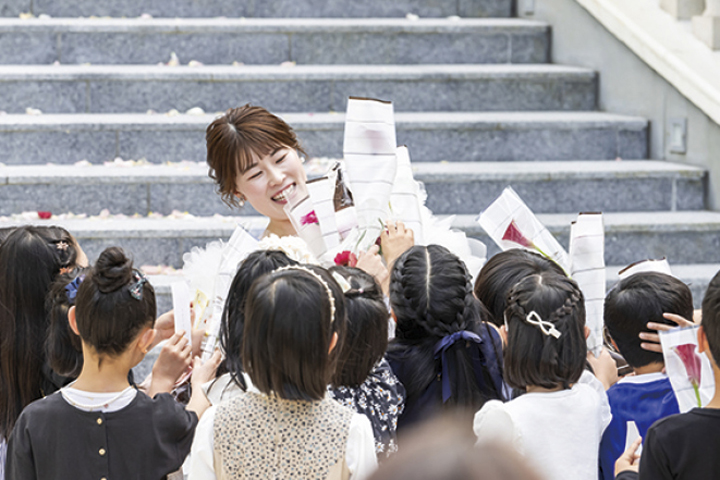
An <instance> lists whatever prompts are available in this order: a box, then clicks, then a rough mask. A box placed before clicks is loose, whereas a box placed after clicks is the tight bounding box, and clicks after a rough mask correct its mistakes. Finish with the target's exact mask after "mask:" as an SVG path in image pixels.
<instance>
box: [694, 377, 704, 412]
mask: <svg viewBox="0 0 720 480" xmlns="http://www.w3.org/2000/svg"><path fill="white" fill-rule="evenodd" d="M692 386H693V390H695V398H696V399H697V403H698V407H699V408H702V400H701V399H700V386H699V385H697V384H696V383H695V382H693V384H692Z"/></svg>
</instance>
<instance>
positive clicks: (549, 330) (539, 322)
mask: <svg viewBox="0 0 720 480" xmlns="http://www.w3.org/2000/svg"><path fill="white" fill-rule="evenodd" d="M525 321H526V322H527V323H529V324H530V325H535V326H536V327H538V328H539V329H540V330H541V331H542V332H543V333H544V334H545V335H547V336H550V335H552V336H553V337H555V338H560V335H562V334H561V333H560V330H558V329H557V328H555V325H553V324H552V323H550V322H548V321H547V320H543V319H542V318H540V315H538V313H537V312H536V311H535V310H533V311H532V312H530V313H528V314H527V316H526V317H525Z"/></svg>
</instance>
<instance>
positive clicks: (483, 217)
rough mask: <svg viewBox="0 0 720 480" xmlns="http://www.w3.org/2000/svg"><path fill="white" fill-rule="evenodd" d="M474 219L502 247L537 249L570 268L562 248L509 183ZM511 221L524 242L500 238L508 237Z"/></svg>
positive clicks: (561, 265) (564, 267)
mask: <svg viewBox="0 0 720 480" xmlns="http://www.w3.org/2000/svg"><path fill="white" fill-rule="evenodd" d="M477 222H478V223H479V224H480V226H481V227H483V229H485V231H486V232H487V234H488V235H489V236H490V238H492V239H493V241H494V242H495V243H496V244H497V245H498V246H499V247H500V248H501V249H502V250H509V249H511V248H521V247H522V248H526V249H528V250H531V251H534V252H536V253H541V254H542V255H544V256H546V257H548V258H550V259H551V260H553V261H555V262H556V263H557V264H558V265H560V267H562V269H563V270H565V271H566V272H568V273H569V272H570V261H569V258H568V254H567V252H566V251H565V249H564V248H563V247H562V245H560V243H558V241H557V240H556V239H555V237H553V236H552V234H551V233H550V232H549V231H548V230H547V228H545V226H544V225H543V224H542V223H540V220H538V219H537V217H536V216H535V215H534V214H533V212H532V211H531V210H530V208H529V207H528V206H527V205H526V204H525V202H523V201H522V199H521V198H520V197H519V196H518V194H517V193H515V190H513V189H512V187H507V188H505V190H503V192H502V194H501V195H500V196H499V197H498V198H497V199H496V200H495V201H494V202H493V203H492V204H491V205H490V206H489V207H488V208H486V209H485V210H484V211H483V212H481V213H480V215H479V216H478V218H477ZM513 223H514V226H515V228H516V231H518V232H519V233H520V234H522V237H523V238H524V239H525V240H527V241H528V242H522V243H518V242H516V241H510V240H507V239H505V240H503V238H504V237H505V238H507V237H508V235H507V233H508V232H509V229H510V228H512V227H511V224H513ZM523 243H524V244H523Z"/></svg>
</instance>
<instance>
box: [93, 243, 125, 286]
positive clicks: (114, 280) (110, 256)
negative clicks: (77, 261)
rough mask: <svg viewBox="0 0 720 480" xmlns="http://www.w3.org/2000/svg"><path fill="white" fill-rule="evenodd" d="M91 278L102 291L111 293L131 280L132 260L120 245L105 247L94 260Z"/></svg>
mask: <svg viewBox="0 0 720 480" xmlns="http://www.w3.org/2000/svg"><path fill="white" fill-rule="evenodd" d="M94 270H95V274H94V275H93V280H94V281H95V284H96V285H97V287H98V290H100V292H102V293H111V292H114V291H116V290H119V289H120V288H122V287H124V286H125V285H127V284H129V283H130V282H131V281H132V273H133V268H132V260H130V259H129V258H127V257H126V256H125V252H123V250H122V249H121V248H120V247H110V248H106V249H105V250H104V251H103V252H102V253H101V254H100V257H99V258H98V259H97V262H95V268H94Z"/></svg>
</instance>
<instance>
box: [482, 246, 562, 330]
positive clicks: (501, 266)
mask: <svg viewBox="0 0 720 480" xmlns="http://www.w3.org/2000/svg"><path fill="white" fill-rule="evenodd" d="M543 272H555V273H557V274H558V275H561V276H563V277H565V276H567V275H565V272H564V271H563V269H562V268H560V266H559V265H558V264H557V263H555V262H553V261H552V260H548V259H547V258H545V257H543V256H542V255H539V254H537V253H535V252H530V251H528V250H525V249H522V248H512V249H510V250H506V251H504V252H500V253H498V254H495V255H493V256H492V257H491V258H490V259H489V260H488V261H487V263H486V264H485V265H483V267H482V269H481V270H480V273H479V274H478V277H477V280H475V296H476V297H477V298H478V299H479V300H480V301H481V302H482V304H483V305H484V306H485V308H487V309H488V311H489V312H490V319H489V321H490V322H492V323H493V324H494V325H496V326H498V327H501V326H502V325H503V324H504V323H505V322H504V321H503V313H504V312H505V301H506V299H507V294H508V292H509V291H510V289H511V288H512V287H513V285H515V284H516V283H517V282H519V281H520V280H522V279H523V278H525V277H527V276H529V275H533V274H541V273H543Z"/></svg>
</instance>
